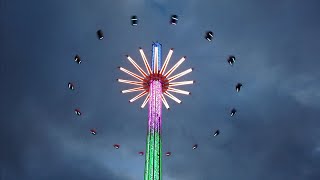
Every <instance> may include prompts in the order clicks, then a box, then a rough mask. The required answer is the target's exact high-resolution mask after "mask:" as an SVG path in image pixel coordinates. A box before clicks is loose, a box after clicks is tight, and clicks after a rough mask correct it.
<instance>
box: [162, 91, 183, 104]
mask: <svg viewBox="0 0 320 180" xmlns="http://www.w3.org/2000/svg"><path fill="white" fill-rule="evenodd" d="M164 94H165V95H166V96H168V97H169V98H170V99H172V100H174V101H175V102H177V103H178V104H180V103H181V100H180V99H178V98H176V97H175V96H174V95H172V94H170V93H169V92H165V93H164Z"/></svg>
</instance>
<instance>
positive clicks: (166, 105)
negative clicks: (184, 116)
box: [161, 94, 170, 109]
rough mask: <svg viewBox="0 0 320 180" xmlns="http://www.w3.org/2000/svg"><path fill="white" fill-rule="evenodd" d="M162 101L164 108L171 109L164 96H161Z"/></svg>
mask: <svg viewBox="0 0 320 180" xmlns="http://www.w3.org/2000/svg"><path fill="white" fill-rule="evenodd" d="M161 100H162V102H163V104H164V106H165V107H166V108H167V109H169V108H170V107H169V104H168V102H167V100H166V98H164V96H163V94H161Z"/></svg>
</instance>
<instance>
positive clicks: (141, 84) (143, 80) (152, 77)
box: [117, 47, 194, 109]
mask: <svg viewBox="0 0 320 180" xmlns="http://www.w3.org/2000/svg"><path fill="white" fill-rule="evenodd" d="M155 48H156V49H155V51H154V53H155V56H154V57H155V58H156V59H155V61H154V62H155V64H154V67H153V69H151V67H150V65H149V63H148V60H147V58H146V56H145V54H144V52H143V50H142V49H141V48H140V49H139V51H140V54H141V57H142V59H143V62H144V65H145V67H146V69H147V72H145V71H144V70H143V69H142V68H141V67H140V66H139V65H138V64H137V63H136V62H135V61H134V60H133V59H132V58H131V57H130V56H128V55H127V59H128V60H129V61H130V62H131V63H132V65H133V66H134V67H135V68H136V69H137V70H138V71H139V72H140V74H141V75H142V76H139V75H137V74H135V73H133V72H131V71H129V70H127V69H125V68H123V67H119V69H120V70H121V71H123V72H125V73H127V74H129V75H130V76H132V77H134V78H136V79H137V80H138V81H130V80H124V79H117V80H118V82H122V83H127V84H132V85H136V86H137V87H136V88H132V89H127V90H123V91H121V92H122V93H129V92H136V91H142V92H141V93H140V94H138V95H136V96H135V97H134V98H132V99H130V100H129V102H134V101H136V100H137V99H139V98H141V97H143V96H146V98H145V100H144V102H143V103H142V105H141V108H144V107H145V105H146V104H147V103H148V101H149V98H150V93H149V89H150V84H151V82H152V81H160V82H161V84H162V94H161V99H162V102H163V104H164V106H165V107H166V108H167V109H169V108H170V107H169V105H168V103H167V101H166V99H165V97H164V95H166V96H167V97H169V98H170V99H172V100H174V101H175V102H177V103H179V104H180V103H181V100H180V99H178V98H176V97H175V96H174V95H172V94H171V93H169V92H175V93H179V94H185V95H190V92H188V91H184V90H180V89H176V88H173V87H175V86H181V85H187V84H193V83H194V81H180V82H173V81H174V80H176V79H178V78H180V77H182V76H184V75H186V74H188V73H190V72H192V70H193V68H190V69H187V70H185V71H183V72H181V73H178V74H176V75H173V76H171V75H172V73H173V72H174V71H175V70H176V69H177V68H178V67H179V66H180V65H181V64H182V63H183V62H184V61H185V60H186V57H185V56H184V57H182V58H181V59H180V60H179V61H178V62H177V63H176V64H175V65H174V66H173V67H172V68H171V69H169V70H168V71H167V72H166V68H167V66H168V64H169V61H170V59H171V56H172V53H173V49H170V51H169V53H168V55H167V57H166V59H165V61H164V63H163V66H162V67H161V69H160V68H158V67H159V64H158V62H159V61H158V59H157V58H158V57H159V56H158V53H159V51H158V49H157V48H158V47H155ZM158 69H160V70H158Z"/></svg>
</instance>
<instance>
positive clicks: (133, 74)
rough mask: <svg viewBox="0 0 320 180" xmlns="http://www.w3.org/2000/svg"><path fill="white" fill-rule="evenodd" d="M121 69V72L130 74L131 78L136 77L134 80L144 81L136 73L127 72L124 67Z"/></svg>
mask: <svg viewBox="0 0 320 180" xmlns="http://www.w3.org/2000/svg"><path fill="white" fill-rule="evenodd" d="M119 69H120V70H121V71H123V72H125V73H127V74H129V75H130V76H132V77H134V78H136V79H139V80H141V81H143V78H142V77H141V76H138V75H137V74H135V73H133V72H131V71H128V70H126V69H125V68H123V67H119Z"/></svg>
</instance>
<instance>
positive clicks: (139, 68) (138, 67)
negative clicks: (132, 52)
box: [127, 56, 148, 77]
mask: <svg viewBox="0 0 320 180" xmlns="http://www.w3.org/2000/svg"><path fill="white" fill-rule="evenodd" d="M127 58H128V60H129V61H130V62H131V63H132V64H133V66H134V67H135V68H136V69H137V70H138V71H139V72H140V73H141V74H142V75H143V77H146V76H148V75H147V74H146V73H145V72H144V71H143V69H141V67H140V66H139V65H138V64H137V63H136V62H135V61H134V60H133V59H132V58H131V57H130V56H127Z"/></svg>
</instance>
